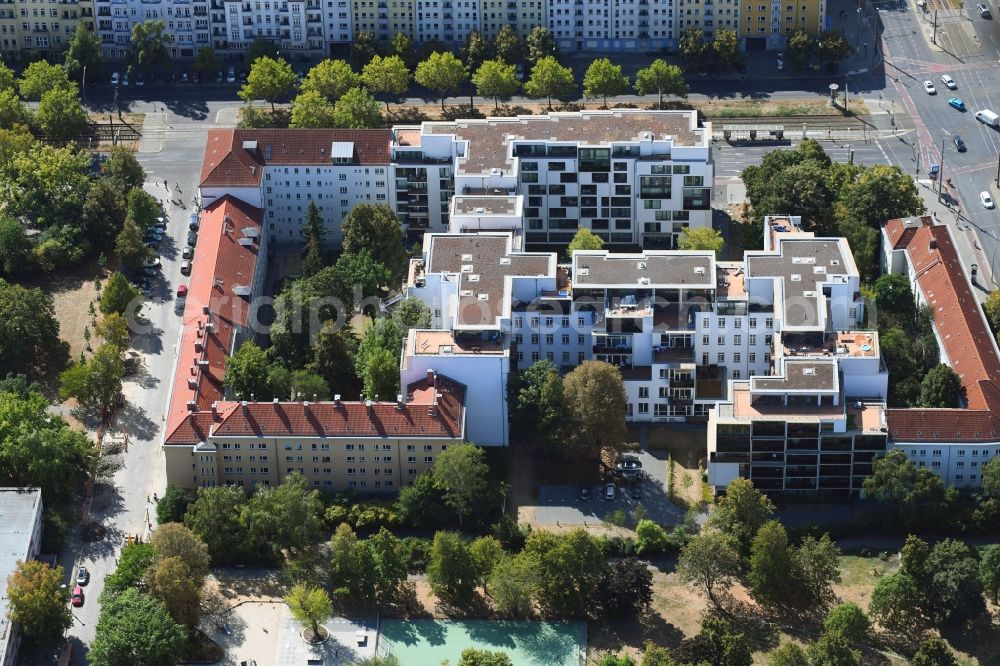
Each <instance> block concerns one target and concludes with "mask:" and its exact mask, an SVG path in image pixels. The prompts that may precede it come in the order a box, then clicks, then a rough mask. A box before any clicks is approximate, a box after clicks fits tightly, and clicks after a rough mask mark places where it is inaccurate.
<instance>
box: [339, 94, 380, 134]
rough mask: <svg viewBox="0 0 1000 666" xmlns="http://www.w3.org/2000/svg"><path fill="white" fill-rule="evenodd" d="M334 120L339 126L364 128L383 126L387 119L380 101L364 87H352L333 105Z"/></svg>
mask: <svg viewBox="0 0 1000 666" xmlns="http://www.w3.org/2000/svg"><path fill="white" fill-rule="evenodd" d="M333 122H334V124H335V125H336V126H337V127H349V128H352V129H364V128H374V127H382V125H383V124H385V121H384V120H383V119H382V113H381V111H379V108H378V102H377V101H375V98H374V97H372V95H371V93H370V92H368V91H367V90H365V89H364V88H351V89H350V90H348V91H347V92H346V93H344V95H343V96H342V97H341V98H340V99H338V100H337V103H336V104H334V105H333Z"/></svg>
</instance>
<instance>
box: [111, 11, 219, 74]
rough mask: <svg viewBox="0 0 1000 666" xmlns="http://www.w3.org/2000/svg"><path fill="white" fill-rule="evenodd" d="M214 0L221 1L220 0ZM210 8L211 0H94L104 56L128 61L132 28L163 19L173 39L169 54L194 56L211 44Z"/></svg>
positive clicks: (180, 56) (165, 28)
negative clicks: (138, 24)
mask: <svg viewBox="0 0 1000 666" xmlns="http://www.w3.org/2000/svg"><path fill="white" fill-rule="evenodd" d="M212 2H215V3H216V4H218V2H217V0H212ZM208 10H209V0H152V1H147V0H94V14H95V15H96V33H97V36H98V37H100V39H101V55H102V56H104V58H106V59H108V60H125V59H126V58H127V57H128V55H129V50H130V48H131V43H132V27H133V26H134V25H136V24H137V23H144V22H146V21H156V20H161V21H163V24H164V34H165V35H170V38H171V41H170V43H169V45H167V52H168V53H169V54H170V57H171V58H194V57H195V56H196V55H197V54H198V50H199V49H201V48H203V47H209V46H212V39H211V29H210V26H209V20H210V18H209V11H208Z"/></svg>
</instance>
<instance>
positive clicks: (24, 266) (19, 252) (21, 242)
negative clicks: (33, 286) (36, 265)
mask: <svg viewBox="0 0 1000 666" xmlns="http://www.w3.org/2000/svg"><path fill="white" fill-rule="evenodd" d="M33 247H34V243H32V242H31V239H30V238H29V237H28V231H27V229H25V227H24V225H23V224H21V223H20V222H18V221H17V220H15V219H14V218H12V217H6V216H0V273H2V274H3V275H7V276H16V275H18V274H20V273H24V272H27V271H28V270H29V267H30V262H31V249H32V248H33Z"/></svg>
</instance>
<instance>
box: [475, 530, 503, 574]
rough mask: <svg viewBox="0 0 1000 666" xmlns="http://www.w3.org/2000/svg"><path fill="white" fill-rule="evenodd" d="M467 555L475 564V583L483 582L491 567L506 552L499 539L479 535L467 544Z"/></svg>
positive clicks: (491, 569)
mask: <svg viewBox="0 0 1000 666" xmlns="http://www.w3.org/2000/svg"><path fill="white" fill-rule="evenodd" d="M469 555H470V556H471V557H472V561H473V563H474V564H475V565H476V578H477V583H479V584H484V583H485V582H486V580H487V579H488V578H489V576H490V573H491V572H492V571H493V567H494V566H496V563H497V562H499V561H500V560H501V559H502V558H503V557H504V556H505V555H506V553H505V552H504V549H503V544H501V543H500V540H499V539H497V538H496V537H494V536H481V537H478V538H476V539H474V540H473V541H472V542H471V543H470V544H469Z"/></svg>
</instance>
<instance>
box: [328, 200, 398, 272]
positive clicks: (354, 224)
mask: <svg viewBox="0 0 1000 666" xmlns="http://www.w3.org/2000/svg"><path fill="white" fill-rule="evenodd" d="M340 231H341V233H342V234H343V236H344V240H343V248H344V252H351V253H358V252H361V251H362V250H364V249H365V248H367V249H368V250H370V251H371V253H372V256H373V257H374V258H375V260H376V261H378V262H379V263H381V264H382V265H383V266H385V267H386V268H388V269H389V271H390V273H391V276H392V279H393V281H394V283H395V281H398V280H402V278H403V276H404V275H405V274H406V266H407V256H406V250H405V249H404V248H403V228H402V226H401V225H400V222H399V218H397V217H396V214H395V213H393V212H392V209H391V208H389V207H388V206H386V205H385V204H378V205H374V206H372V205H370V204H359V205H357V206H355V207H354V208H352V209H351V210H350V212H348V213H347V215H345V216H344V219H343V221H342V222H341V223H340Z"/></svg>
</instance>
